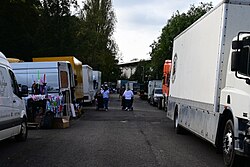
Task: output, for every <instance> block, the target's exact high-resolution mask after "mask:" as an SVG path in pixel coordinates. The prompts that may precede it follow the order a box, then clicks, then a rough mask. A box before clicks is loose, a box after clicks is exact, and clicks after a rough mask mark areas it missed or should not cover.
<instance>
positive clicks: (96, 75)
mask: <svg viewBox="0 0 250 167" xmlns="http://www.w3.org/2000/svg"><path fill="white" fill-rule="evenodd" d="M101 83H102V72H101V71H96V70H94V71H93V84H94V86H93V87H94V95H95V94H96V92H97V91H98V90H100V89H101Z"/></svg>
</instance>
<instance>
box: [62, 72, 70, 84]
mask: <svg viewBox="0 0 250 167" xmlns="http://www.w3.org/2000/svg"><path fill="white" fill-rule="evenodd" d="M60 78H61V87H62V88H68V87H69V82H68V73H67V72H66V71H60Z"/></svg>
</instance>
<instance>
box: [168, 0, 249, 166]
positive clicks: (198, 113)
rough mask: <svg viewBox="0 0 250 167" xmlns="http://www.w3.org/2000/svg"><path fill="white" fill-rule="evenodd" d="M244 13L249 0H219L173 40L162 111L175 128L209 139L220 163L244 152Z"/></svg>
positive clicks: (246, 23) (246, 48) (246, 145)
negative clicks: (219, 155) (166, 90)
mask: <svg viewBox="0 0 250 167" xmlns="http://www.w3.org/2000/svg"><path fill="white" fill-rule="evenodd" d="M249 16H250V0H237V1H236V0H225V1H223V2H221V3H220V4H219V5H218V6H216V7H215V8H214V9H212V10H211V11H210V12H208V13H207V14H206V15H204V16H203V17H202V18H200V19H199V20H197V21H196V22H195V23H194V24H192V25H191V26H190V27H189V28H187V29H186V30H185V31H183V32H182V33H181V34H180V35H178V36H177V37H176V38H175V39H174V45H173V55H172V69H171V77H170V91H169V100H168V111H167V116H168V117H169V118H171V119H172V120H174V125H175V130H176V132H177V133H181V132H182V130H183V128H184V129H188V130H189V131H192V132H193V133H195V134H196V135H198V136H200V137H202V138H204V139H206V140H207V141H209V142H211V143H212V144H214V145H215V146H216V147H217V148H218V149H219V150H221V151H222V152H223V158H224V163H225V165H226V166H232V165H234V164H235V162H237V157H238V155H244V156H249V155H250V122H249V120H250V88H249V83H250V82H249V80H250V71H249V69H250V63H249V62H250V61H249V60H250V54H249V52H250V51H249V48H250V40H249V39H250V35H249V33H244V32H250V20H249ZM240 32H243V33H240ZM239 33H240V34H239ZM238 34H239V35H238ZM237 36H238V37H237ZM235 37H236V38H235ZM243 37H244V38H243ZM236 39H238V41H239V42H238V43H237V42H233V44H234V45H233V47H232V41H233V40H236ZM242 41H243V42H242ZM235 49H237V50H235ZM232 53H233V54H232ZM231 55H233V56H231ZM231 58H232V63H231ZM235 71H236V72H235ZM246 81H247V82H246Z"/></svg>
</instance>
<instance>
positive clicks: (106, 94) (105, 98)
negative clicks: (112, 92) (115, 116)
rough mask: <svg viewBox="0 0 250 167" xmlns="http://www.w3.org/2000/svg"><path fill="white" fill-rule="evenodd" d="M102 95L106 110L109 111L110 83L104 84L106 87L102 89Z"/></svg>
mask: <svg viewBox="0 0 250 167" xmlns="http://www.w3.org/2000/svg"><path fill="white" fill-rule="evenodd" d="M101 93H102V97H103V105H104V109H105V111H108V103H109V89H108V85H105V86H104V89H103V90H102V92H101Z"/></svg>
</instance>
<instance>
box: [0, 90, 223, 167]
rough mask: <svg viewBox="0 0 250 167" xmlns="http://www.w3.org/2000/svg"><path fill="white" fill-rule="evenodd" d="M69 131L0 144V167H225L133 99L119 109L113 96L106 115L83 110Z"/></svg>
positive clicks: (210, 150)
mask: <svg viewBox="0 0 250 167" xmlns="http://www.w3.org/2000/svg"><path fill="white" fill-rule="evenodd" d="M85 111H86V113H85V115H84V117H81V118H80V119H77V120H73V121H71V125H70V128H68V129H50V130H43V129H39V130H30V131H29V137H28V140H27V141H26V142H20V143H18V142H15V140H13V139H9V140H6V141H2V142H0V167H5V166H6V167H7V166H8V167H10V166H11V167H13V166H22V167H36V166H38V167H40V166H41V167H45V166H46V167H85V166H87V167H127V166H128V167H179V166H180V167H185V166H187V167H191V166H192V167H223V166H224V165H223V159H222V155H221V154H216V150H215V148H214V147H213V146H212V145H211V144H209V143H207V142H206V141H203V140H202V139H200V138H198V137H196V136H194V135H192V134H187V135H177V134H175V132H174V129H173V122H172V121H171V120H169V119H168V118H166V116H165V115H166V113H165V112H164V111H161V110H158V109H157V108H155V107H152V106H150V105H149V104H148V103H147V102H146V101H141V100H140V99H139V98H136V99H135V104H134V111H122V110H121V107H120V100H119V99H118V95H112V98H111V102H110V109H109V111H108V112H105V111H95V108H94V106H89V107H85Z"/></svg>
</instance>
